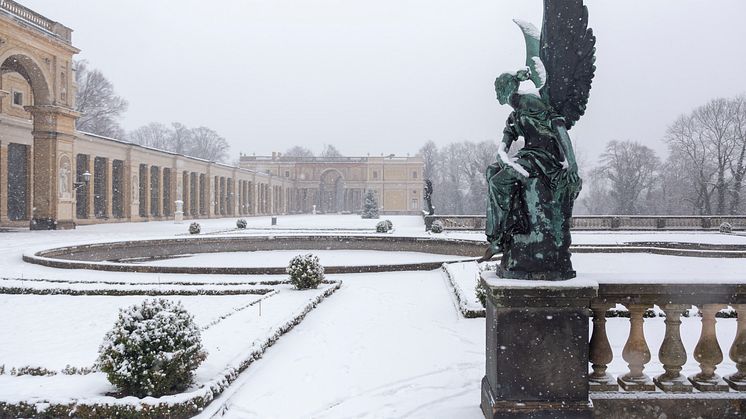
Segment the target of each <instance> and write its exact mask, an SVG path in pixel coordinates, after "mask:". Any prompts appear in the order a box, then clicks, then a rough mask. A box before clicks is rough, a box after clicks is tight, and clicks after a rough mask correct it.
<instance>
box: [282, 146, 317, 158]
mask: <svg viewBox="0 0 746 419" xmlns="http://www.w3.org/2000/svg"><path fill="white" fill-rule="evenodd" d="M282 156H283V157H313V151H311V150H309V149H307V148H305V147H302V146H299V145H297V146H294V147H291V148H289V149H287V151H285V154H283V155H282Z"/></svg>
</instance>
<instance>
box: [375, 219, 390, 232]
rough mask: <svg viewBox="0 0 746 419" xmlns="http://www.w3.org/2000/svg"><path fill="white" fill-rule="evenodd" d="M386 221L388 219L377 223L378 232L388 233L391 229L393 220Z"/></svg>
mask: <svg viewBox="0 0 746 419" xmlns="http://www.w3.org/2000/svg"><path fill="white" fill-rule="evenodd" d="M386 221H387V220H384V221H379V222H378V224H376V233H388V232H389V230H391V227H390V226H391V225H390V224H389V223H390V222H391V221H389V222H388V223H387V222H386Z"/></svg>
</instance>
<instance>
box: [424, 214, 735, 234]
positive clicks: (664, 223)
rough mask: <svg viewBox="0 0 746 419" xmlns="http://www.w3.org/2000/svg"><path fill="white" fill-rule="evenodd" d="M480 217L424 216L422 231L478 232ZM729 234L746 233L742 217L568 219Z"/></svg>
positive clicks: (590, 225) (594, 225)
mask: <svg viewBox="0 0 746 419" xmlns="http://www.w3.org/2000/svg"><path fill="white" fill-rule="evenodd" d="M486 219H487V218H486V216H484V215H424V220H425V227H426V229H428V230H429V229H430V227H431V226H432V223H433V222H434V221H436V220H439V221H440V222H442V223H443V226H444V227H445V229H446V230H462V231H479V230H483V229H484V226H485V222H486ZM724 222H727V223H729V224H731V228H732V229H733V230H744V229H746V216H744V215H576V216H573V217H572V218H571V219H570V226H571V228H572V229H574V230H637V231H645V230H649V231H665V230H683V231H686V230H690V231H693V230H718V229H719V228H720V225H721V223H724Z"/></svg>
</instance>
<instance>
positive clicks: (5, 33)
mask: <svg viewBox="0 0 746 419" xmlns="http://www.w3.org/2000/svg"><path fill="white" fill-rule="evenodd" d="M78 52H79V50H78V49H77V48H75V47H74V46H73V44H72V30H71V29H70V28H68V27H66V26H64V25H62V24H60V23H58V22H55V21H52V20H50V19H48V18H46V17H44V16H42V15H39V14H38V13H36V12H34V11H32V10H30V9H28V8H26V7H24V6H22V5H20V4H18V3H16V2H14V1H12V0H0V226H15V227H20V226H30V227H31V228H32V229H57V228H73V227H75V225H79V224H93V223H103V222H121V221H148V220H166V219H174V218H175V217H177V216H178V217H181V216H183V217H184V218H187V219H189V218H192V219H195V218H211V217H226V216H243V215H271V214H287V213H301V212H312V211H313V210H314V207H313V206H314V205H316V206H317V210H318V211H319V212H345V211H347V212H358V211H360V209H361V208H362V196H363V193H364V192H365V191H366V190H373V191H374V192H375V193H376V194H377V195H378V196H379V203H380V205H381V207H382V210H383V212H384V213H391V214H417V213H419V210H420V206H421V200H422V159H420V158H419V157H412V158H409V157H407V158H396V157H386V158H384V157H364V158H343V159H338V160H336V161H328V160H326V161H325V160H314V161H303V162H300V161H296V162H293V161H288V160H286V159H282V158H280V156H278V155H277V154H275V156H274V158H272V157H269V158H262V157H251V158H250V157H247V156H243V157H242V159H241V165H240V167H232V166H229V165H224V164H220V163H216V162H210V161H205V160H201V159H196V158H191V157H186V156H183V155H179V154H175V153H170V152H165V151H162V150H156V149H152V148H148V147H143V146H139V145H136V144H131V143H128V142H126V141H121V140H119V139H114V138H105V137H101V136H97V135H93V134H88V133H83V132H78V131H77V130H76V129H75V121H76V119H77V118H78V116H79V115H78V113H77V112H75V110H74V109H75V90H76V86H75V84H74V80H75V75H74V68H73V57H74V55H75V54H77V53H78ZM86 180H88V181H86ZM182 213H183V214H182Z"/></svg>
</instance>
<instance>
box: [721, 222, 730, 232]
mask: <svg viewBox="0 0 746 419" xmlns="http://www.w3.org/2000/svg"><path fill="white" fill-rule="evenodd" d="M720 232H721V233H723V234H730V233H732V232H733V226H732V225H731V224H730V223H721V224H720Z"/></svg>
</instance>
